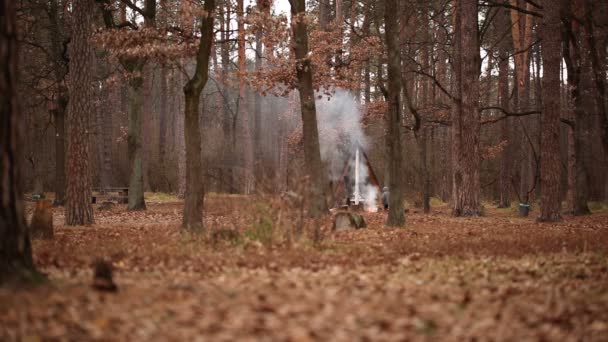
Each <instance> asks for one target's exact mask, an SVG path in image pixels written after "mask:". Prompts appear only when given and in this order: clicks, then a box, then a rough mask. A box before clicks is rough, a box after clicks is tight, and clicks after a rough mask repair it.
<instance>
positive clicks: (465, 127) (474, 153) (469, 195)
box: [452, 0, 482, 216]
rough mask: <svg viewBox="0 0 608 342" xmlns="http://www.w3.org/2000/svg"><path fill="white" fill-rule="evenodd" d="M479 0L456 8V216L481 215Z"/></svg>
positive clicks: (453, 128) (453, 132) (453, 158)
mask: <svg viewBox="0 0 608 342" xmlns="http://www.w3.org/2000/svg"><path fill="white" fill-rule="evenodd" d="M477 13H478V12H477V1H476V0H463V1H460V2H458V3H457V7H456V33H455V58H454V64H455V76H456V77H455V78H456V92H455V93H456V97H457V98H459V99H460V100H459V101H458V100H457V101H455V104H454V109H453V111H452V163H453V168H454V169H453V182H454V190H453V194H452V195H453V203H452V204H453V212H452V214H453V215H454V216H480V215H482V210H481V203H480V198H479V197H480V181H479V167H480V157H479V131H480V123H479V120H480V115H479V103H478V99H479V66H478V63H479V42H478V35H477V34H476V32H477V31H478V28H477Z"/></svg>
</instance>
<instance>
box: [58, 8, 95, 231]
mask: <svg viewBox="0 0 608 342" xmlns="http://www.w3.org/2000/svg"><path fill="white" fill-rule="evenodd" d="M92 6H93V3H92V1H90V0H83V1H76V2H74V4H73V12H72V18H73V25H72V40H71V43H70V47H69V53H70V71H69V75H68V79H69V88H70V102H69V104H68V117H67V139H68V148H67V156H66V157H67V191H66V200H67V201H66V206H65V223H66V225H70V226H73V225H89V224H93V223H94V222H95V219H94V217H93V207H92V206H91V170H90V167H89V114H90V113H91V112H92V109H93V93H92V90H93V87H92V81H93V78H92V75H91V70H92V66H91V61H92V58H93V48H92V46H91V44H90V42H89V39H90V37H91V23H92V19H93V18H92V13H91V10H90V9H91V7H92Z"/></svg>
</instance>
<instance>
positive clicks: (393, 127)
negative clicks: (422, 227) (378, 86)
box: [384, 0, 405, 227]
mask: <svg viewBox="0 0 608 342" xmlns="http://www.w3.org/2000/svg"><path fill="white" fill-rule="evenodd" d="M398 13H399V12H398V7H397V1H396V0H387V1H386V4H385V9H384V22H385V25H386V32H385V39H386V49H387V53H388V120H387V121H388V138H387V140H386V143H387V151H388V157H389V158H388V169H389V190H390V196H389V210H388V218H387V221H386V225H387V226H390V227H402V226H404V225H405V213H404V211H403V190H404V189H403V175H402V162H401V160H402V158H403V150H402V146H401V144H402V143H401V134H400V132H401V130H400V126H401V115H400V113H401V100H400V96H401V92H402V89H403V83H402V82H401V61H400V54H399V52H400V49H399V26H398V21H397V15H398Z"/></svg>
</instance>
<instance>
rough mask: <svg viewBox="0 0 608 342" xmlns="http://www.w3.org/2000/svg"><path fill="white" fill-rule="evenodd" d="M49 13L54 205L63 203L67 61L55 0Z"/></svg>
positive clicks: (61, 24) (57, 6) (50, 5)
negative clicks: (53, 88)
mask: <svg viewBox="0 0 608 342" xmlns="http://www.w3.org/2000/svg"><path fill="white" fill-rule="evenodd" d="M48 6H49V7H48V11H49V23H50V27H49V37H48V38H49V41H50V42H51V53H52V56H53V71H54V77H55V82H56V83H57V84H58V87H57V93H56V97H55V103H54V108H53V110H52V115H53V121H54V123H55V202H54V204H55V205H63V204H64V203H65V145H66V140H65V116H66V112H67V107H68V100H69V94H68V89H67V87H66V86H65V83H66V82H65V81H66V76H67V73H68V65H67V64H68V60H67V59H66V58H65V57H64V54H63V45H62V44H63V39H64V37H65V34H64V25H63V22H62V21H61V20H60V18H59V10H60V9H59V5H58V3H57V0H51V1H49V3H48Z"/></svg>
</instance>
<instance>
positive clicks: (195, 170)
mask: <svg viewBox="0 0 608 342" xmlns="http://www.w3.org/2000/svg"><path fill="white" fill-rule="evenodd" d="M203 8H204V10H205V12H206V13H207V16H206V17H204V18H201V38H200V41H199V45H198V51H197V54H196V70H195V72H194V75H192V78H190V79H189V80H188V82H187V83H186V85H185V86H184V96H185V102H186V103H185V120H184V121H185V135H186V198H185V207H184V217H183V221H182V227H183V228H184V229H187V230H189V231H192V232H196V233H198V232H201V231H202V230H203V199H204V196H205V193H204V191H205V189H204V187H203V185H204V184H203V167H202V160H201V159H202V158H201V132H200V126H199V104H200V96H201V92H202V91H203V88H204V87H205V84H207V79H208V76H209V59H210V55H211V44H212V43H213V19H214V17H215V13H214V10H215V1H214V0H205V5H204V7H203Z"/></svg>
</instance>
